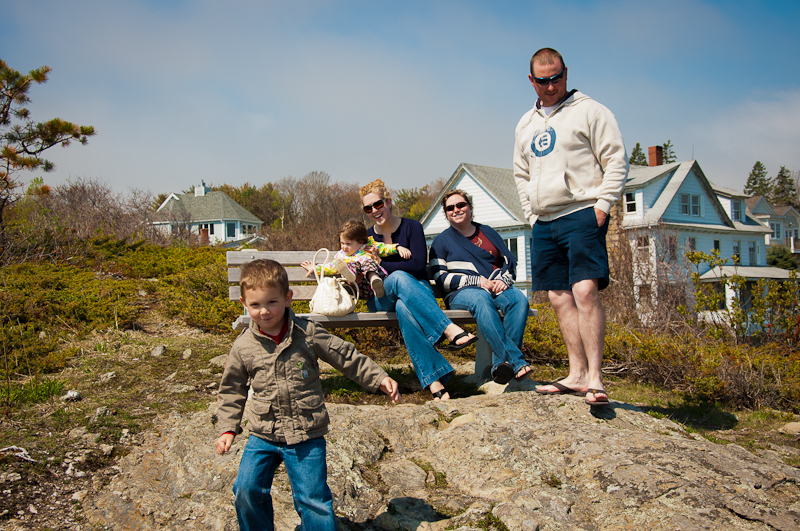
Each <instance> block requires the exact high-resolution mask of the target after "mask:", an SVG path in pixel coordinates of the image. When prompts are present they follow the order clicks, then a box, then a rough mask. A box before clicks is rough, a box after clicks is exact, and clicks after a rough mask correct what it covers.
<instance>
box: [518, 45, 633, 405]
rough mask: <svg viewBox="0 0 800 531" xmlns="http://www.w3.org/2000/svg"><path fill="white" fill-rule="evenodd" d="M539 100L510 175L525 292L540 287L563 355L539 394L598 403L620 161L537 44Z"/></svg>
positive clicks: (597, 108)
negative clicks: (525, 267)
mask: <svg viewBox="0 0 800 531" xmlns="http://www.w3.org/2000/svg"><path fill="white" fill-rule="evenodd" d="M528 79H530V82H531V85H533V88H534V89H535V90H536V94H537V95H538V96H539V99H538V100H537V101H536V105H535V106H534V107H533V109H531V110H530V111H528V112H527V113H525V115H524V116H523V117H522V119H521V120H520V121H519V123H518V124H517V129H516V142H515V144H514V179H515V181H516V183H517V189H518V190H519V196H520V199H521V201H522V207H523V209H524V210H525V216H526V217H527V218H528V220H529V221H530V223H531V225H532V226H533V231H532V236H533V248H532V252H531V273H532V275H531V276H532V289H533V290H547V291H548V296H549V298H550V303H551V304H552V305H553V309H554V310H555V312H556V317H557V318H558V324H559V327H560V328H561V335H562V337H563V338H564V344H565V345H566V347H567V355H568V357H569V375H568V376H567V377H566V378H564V379H562V380H559V381H556V382H553V383H552V384H549V385H543V386H540V387H539V388H537V392H539V393H541V394H572V393H581V394H583V393H585V394H586V403H587V404H591V405H608V395H607V394H606V392H605V387H604V386H603V374H602V372H601V368H602V363H603V343H604V339H605V328H606V319H605V312H604V311H603V306H602V305H601V304H600V295H599V291H600V290H601V289H604V288H605V287H606V286H608V281H609V268H608V251H607V250H606V232H607V231H608V212H609V210H610V209H611V205H612V204H614V203H615V202H616V201H618V200H619V198H620V195H621V194H622V188H623V186H624V185H625V180H626V178H627V175H628V157H627V155H626V154H625V146H624V144H623V142H622V134H621V133H620V130H619V126H618V125H617V120H616V118H614V115H613V114H612V113H611V111H609V110H608V109H607V108H606V107H605V106H603V105H601V104H600V103H598V102H596V101H594V100H593V99H591V98H590V97H588V96H586V95H585V94H581V93H580V92H578V91H577V90H571V91H569V92H567V67H566V65H565V64H564V58H563V57H561V54H560V53H558V52H557V51H555V50H553V49H552V48H542V49H541V50H539V51H538V52H536V53H535V54H534V55H533V57H532V58H531V73H530V75H529V76H528Z"/></svg>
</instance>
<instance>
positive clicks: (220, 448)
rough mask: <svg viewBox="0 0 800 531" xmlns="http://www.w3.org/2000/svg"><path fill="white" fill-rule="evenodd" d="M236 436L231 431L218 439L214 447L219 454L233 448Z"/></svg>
mask: <svg viewBox="0 0 800 531" xmlns="http://www.w3.org/2000/svg"><path fill="white" fill-rule="evenodd" d="M235 437H236V435H234V434H233V433H231V432H226V433H223V434H222V435H220V436H219V439H217V442H215V443H214V449H215V450H216V451H217V453H218V454H219V455H222V454H224V453H225V452H227V451H228V450H230V449H231V445H232V444H233V439H234V438H235Z"/></svg>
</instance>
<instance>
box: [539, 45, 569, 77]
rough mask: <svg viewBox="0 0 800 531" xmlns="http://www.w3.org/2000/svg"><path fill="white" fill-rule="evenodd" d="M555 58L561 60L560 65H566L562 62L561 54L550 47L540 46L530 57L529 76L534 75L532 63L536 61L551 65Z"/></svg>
mask: <svg viewBox="0 0 800 531" xmlns="http://www.w3.org/2000/svg"><path fill="white" fill-rule="evenodd" d="M556 59H558V60H559V61H560V62H561V66H562V67H565V66H567V65H566V64H564V58H563V57H561V54H560V53H558V52H557V51H555V50H554V49H552V48H542V49H541V50H539V51H538V52H536V53H535V54H533V57H531V76H533V77H536V76H534V74H533V63H537V64H540V65H552V64H555V62H556Z"/></svg>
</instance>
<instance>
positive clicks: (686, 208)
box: [681, 194, 702, 217]
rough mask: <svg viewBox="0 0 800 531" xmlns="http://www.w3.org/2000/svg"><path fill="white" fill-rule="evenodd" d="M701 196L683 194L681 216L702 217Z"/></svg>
mask: <svg viewBox="0 0 800 531" xmlns="http://www.w3.org/2000/svg"><path fill="white" fill-rule="evenodd" d="M700 204H701V202H700V196H699V195H695V194H681V214H684V215H686V216H694V217H700V216H701V215H702V209H701V208H700Z"/></svg>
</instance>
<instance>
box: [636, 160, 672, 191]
mask: <svg viewBox="0 0 800 531" xmlns="http://www.w3.org/2000/svg"><path fill="white" fill-rule="evenodd" d="M680 165H681V163H680V162H673V163H671V164H662V165H661V166H638V165H636V164H634V165H632V166H631V167H630V170H628V181H627V182H626V183H625V189H626V190H635V189H637V188H642V187H644V186H646V185H648V184H652V183H653V182H654V181H657V180H659V179H663V178H666V177H668V176H669V174H670V173H671V172H672V171H674V170H675V169H676V168H678V167H679V166H680Z"/></svg>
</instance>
